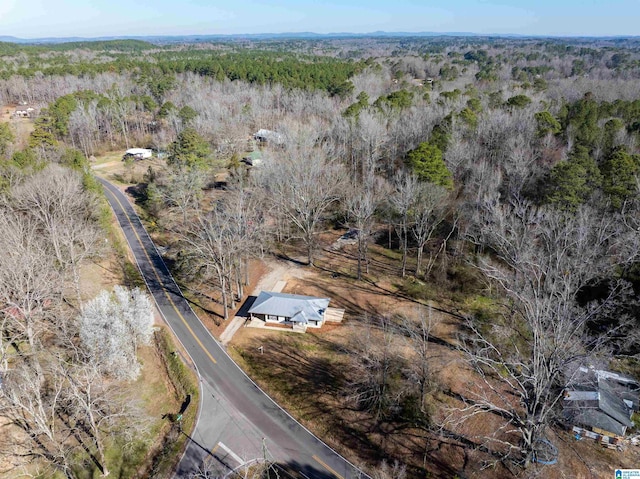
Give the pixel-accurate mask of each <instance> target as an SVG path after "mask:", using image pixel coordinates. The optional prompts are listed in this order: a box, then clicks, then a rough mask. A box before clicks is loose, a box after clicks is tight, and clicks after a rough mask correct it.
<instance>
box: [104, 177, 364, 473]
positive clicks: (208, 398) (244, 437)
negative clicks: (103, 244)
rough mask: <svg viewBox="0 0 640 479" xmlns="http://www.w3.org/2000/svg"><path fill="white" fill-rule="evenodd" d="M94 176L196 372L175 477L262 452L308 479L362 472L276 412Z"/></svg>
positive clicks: (134, 218) (118, 195)
mask: <svg viewBox="0 0 640 479" xmlns="http://www.w3.org/2000/svg"><path fill="white" fill-rule="evenodd" d="M98 179H99V181H100V182H101V183H102V185H103V186H104V189H105V194H106V197H107V199H108V201H109V204H110V205H111V207H112V209H113V211H114V213H115V215H116V218H117V219H118V222H119V223H120V226H121V228H122V231H123V232H124V235H125V237H126V239H127V242H128V243H129V247H130V248H131V251H132V253H133V255H134V257H135V259H136V262H137V263H138V267H139V269H140V271H141V273H142V275H143V277H144V279H145V281H146V283H147V286H148V288H149V291H150V293H151V294H152V295H153V298H154V299H155V302H156V304H157V306H158V309H159V310H160V312H161V314H162V316H164V319H165V321H166V322H167V324H168V325H169V326H170V327H171V329H172V330H173V332H174V333H175V335H176V337H177V338H178V340H179V341H180V342H181V343H182V345H183V346H184V348H185V350H186V351H187V352H188V354H189V355H190V356H191V358H192V360H193V362H194V364H195V365H196V367H197V369H198V372H199V375H200V390H201V404H200V412H199V418H198V422H197V424H196V428H195V430H194V432H193V434H192V435H191V436H190V439H191V440H190V441H189V444H188V446H187V450H186V452H185V455H184V457H183V458H182V460H181V462H180V464H179V466H178V470H177V472H176V476H177V477H187V476H188V475H189V473H190V472H192V471H194V470H195V469H196V468H197V467H199V466H200V465H201V464H202V462H203V460H204V459H205V458H208V461H209V462H210V463H212V464H214V465H215V466H216V467H219V468H220V469H219V470H220V471H224V470H229V469H232V468H234V467H237V466H239V465H240V463H242V462H244V461H249V460H254V459H260V458H262V457H263V456H264V455H267V456H268V458H270V459H274V460H276V461H277V462H279V463H282V464H288V465H289V466H290V467H291V468H292V469H295V470H296V471H298V472H299V473H300V474H301V476H300V477H308V478H309V479H352V478H359V477H367V476H366V475H364V474H362V473H361V472H360V471H359V470H358V469H357V468H355V467H354V466H353V465H352V464H350V463H349V462H348V461H346V460H345V459H344V458H343V457H341V456H340V455H339V454H337V453H336V452H335V451H333V450H332V449H331V448H329V447H328V446H327V445H326V444H324V443H323V442H321V441H320V440H319V439H318V438H316V437H315V436H314V435H313V434H311V433H310V432H309V431H308V430H307V429H305V428H304V427H303V426H302V425H300V424H299V423H298V422H297V421H295V420H294V419H293V418H292V417H291V416H290V415H288V414H287V413H286V412H285V411H284V410H282V408H280V407H279V406H278V405H277V404H276V403H275V402H273V401H272V400H271V399H270V398H269V397H268V396H267V395H266V394H265V393H264V392H263V391H262V390H261V389H260V388H258V386H257V385H256V384H255V383H254V382H253V381H251V380H250V379H249V378H248V377H247V376H246V374H244V372H243V371H242V370H241V369H240V368H239V367H238V366H237V365H236V364H235V362H233V360H231V358H230V357H229V355H228V354H227V353H226V351H225V350H224V349H223V348H222V347H221V346H220V344H219V343H218V342H217V341H216V340H215V339H214V338H213V337H212V336H211V334H210V333H209V331H208V330H207V329H206V328H205V327H204V325H203V324H202V323H201V322H200V320H199V319H198V317H197V316H196V315H195V313H194V312H193V310H192V309H191V307H190V306H189V303H188V302H187V301H186V300H185V298H184V297H183V296H182V294H181V292H180V289H179V288H178V286H177V285H176V283H175V281H174V279H173V277H172V276H171V273H170V272H169V270H168V269H167V267H166V265H165V263H164V261H163V260H162V257H161V256H160V255H159V253H158V251H157V249H156V247H155V245H154V244H153V241H152V240H151V238H150V237H149V235H148V234H147V232H146V230H145V228H144V227H143V225H142V223H141V222H140V219H139V218H138V215H137V214H136V212H135V210H134V209H133V207H132V205H131V204H130V203H129V201H128V199H127V197H126V196H125V195H124V194H123V193H122V192H121V191H120V190H119V189H118V188H116V187H115V186H114V185H112V184H111V183H109V182H107V181H105V180H103V179H100V178H98Z"/></svg>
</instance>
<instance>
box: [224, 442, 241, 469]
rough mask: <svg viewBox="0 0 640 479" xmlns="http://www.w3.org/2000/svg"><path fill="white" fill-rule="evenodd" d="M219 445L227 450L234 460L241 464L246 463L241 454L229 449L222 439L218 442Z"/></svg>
mask: <svg viewBox="0 0 640 479" xmlns="http://www.w3.org/2000/svg"><path fill="white" fill-rule="evenodd" d="M218 446H220V449H224V450H225V452H226V453H227V454H229V455H230V456H231V457H232V458H233V460H234V461H236V462H237V463H238V464H240V466H243V465H244V463H245V461H244V460H243V459H242V458H241V457H240V456H238V455H237V454H236V453H235V452H233V451H232V450H231V449H229V448H228V447H227V446H226V445H225V444H224V443H223V442H222V441H220V442H218Z"/></svg>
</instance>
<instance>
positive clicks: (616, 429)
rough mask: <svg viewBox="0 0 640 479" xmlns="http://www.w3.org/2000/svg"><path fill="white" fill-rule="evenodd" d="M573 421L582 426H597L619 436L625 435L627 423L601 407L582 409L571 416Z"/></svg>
mask: <svg viewBox="0 0 640 479" xmlns="http://www.w3.org/2000/svg"><path fill="white" fill-rule="evenodd" d="M571 420H572V422H574V423H575V424H580V425H582V426H588V427H597V428H598V429H602V430H603V431H607V432H611V433H613V434H615V435H617V436H624V434H625V432H626V425H624V424H621V423H619V422H618V421H616V420H615V419H613V418H612V417H611V416H609V415H607V414H605V413H604V412H602V411H600V410H599V409H582V410H580V411H577V412H576V414H574V415H572V417H571Z"/></svg>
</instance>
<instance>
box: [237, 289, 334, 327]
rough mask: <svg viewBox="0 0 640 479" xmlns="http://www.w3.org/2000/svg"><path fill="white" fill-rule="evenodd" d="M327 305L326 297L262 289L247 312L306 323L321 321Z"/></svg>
mask: <svg viewBox="0 0 640 479" xmlns="http://www.w3.org/2000/svg"><path fill="white" fill-rule="evenodd" d="M328 306H329V299H328V298H316V297H314V296H302V295H299V294H285V293H272V292H270V291H262V292H261V293H260V295H258V297H257V298H256V300H255V301H254V302H253V305H252V306H251V308H250V309H249V313H253V314H270V315H273V316H284V317H285V318H289V319H290V320H291V321H293V322H296V323H307V322H309V321H322V320H323V319H324V312H325V310H326V309H327V307H328Z"/></svg>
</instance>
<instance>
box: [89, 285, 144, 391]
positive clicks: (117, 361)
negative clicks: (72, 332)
mask: <svg viewBox="0 0 640 479" xmlns="http://www.w3.org/2000/svg"><path fill="white" fill-rule="evenodd" d="M78 329H79V331H80V340H81V341H82V346H83V348H84V350H85V352H86V355H87V357H89V358H91V360H92V361H95V362H96V363H98V364H99V365H100V368H101V371H102V372H103V373H106V374H110V375H112V376H113V377H115V378H118V379H128V380H131V379H135V378H136V377H137V376H138V374H139V372H140V365H139V363H138V360H137V357H136V353H137V349H138V346H139V345H140V344H149V342H150V341H151V336H152V333H153V307H152V305H151V300H150V299H149V297H148V296H147V295H146V294H145V293H143V292H142V291H141V290H139V289H138V288H135V289H133V290H128V289H127V288H124V287H121V286H115V287H114V292H113V294H110V293H109V292H108V291H102V292H101V293H100V294H99V295H98V296H96V297H95V298H94V299H93V300H91V301H89V302H87V303H86V304H85V305H84V306H83V308H82V313H81V314H80V317H79V318H78Z"/></svg>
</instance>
